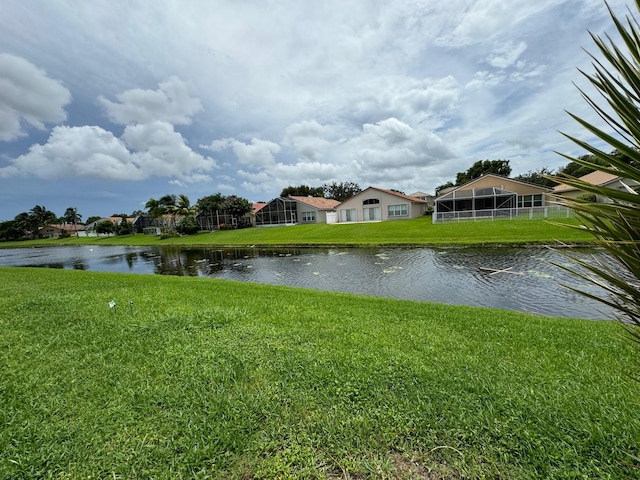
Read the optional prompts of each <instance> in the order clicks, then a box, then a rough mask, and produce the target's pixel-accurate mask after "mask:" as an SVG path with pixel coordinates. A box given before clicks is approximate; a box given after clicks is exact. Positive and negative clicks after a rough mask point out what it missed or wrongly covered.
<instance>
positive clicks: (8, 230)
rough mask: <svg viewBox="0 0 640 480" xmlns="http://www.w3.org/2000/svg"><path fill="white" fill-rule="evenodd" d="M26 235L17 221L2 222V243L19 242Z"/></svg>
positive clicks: (0, 232) (0, 227)
mask: <svg viewBox="0 0 640 480" xmlns="http://www.w3.org/2000/svg"><path fill="white" fill-rule="evenodd" d="M23 235H24V230H22V229H21V228H20V227H19V225H18V222H17V221H16V220H7V221H6V222H0V241H3V242H6V241H10V240H19V239H20V238H22V236H23Z"/></svg>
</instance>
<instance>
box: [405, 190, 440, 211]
mask: <svg viewBox="0 0 640 480" xmlns="http://www.w3.org/2000/svg"><path fill="white" fill-rule="evenodd" d="M409 196H410V197H415V198H419V199H420V200H424V201H425V202H427V203H428V207H429V208H433V204H434V202H435V200H436V197H435V196H434V195H431V194H429V193H424V192H420V191H418V192H413V193H410V194H409Z"/></svg>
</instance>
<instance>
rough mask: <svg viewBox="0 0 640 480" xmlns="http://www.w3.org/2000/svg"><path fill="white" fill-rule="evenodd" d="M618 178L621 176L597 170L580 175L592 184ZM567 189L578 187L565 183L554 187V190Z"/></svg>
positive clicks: (599, 183)
mask: <svg viewBox="0 0 640 480" xmlns="http://www.w3.org/2000/svg"><path fill="white" fill-rule="evenodd" d="M617 178H620V177H619V176H618V175H612V174H610V173H606V172H600V171H598V170H596V171H595V172H591V173H587V174H586V175H583V176H582V177H580V180H582V181H585V182H587V183H590V184H591V185H604V184H606V183H609V182H611V181H613V180H615V179H617ZM567 190H577V189H576V188H575V187H570V186H569V185H566V184H564V183H561V184H560V185H556V186H555V187H553V191H554V192H564V191H567Z"/></svg>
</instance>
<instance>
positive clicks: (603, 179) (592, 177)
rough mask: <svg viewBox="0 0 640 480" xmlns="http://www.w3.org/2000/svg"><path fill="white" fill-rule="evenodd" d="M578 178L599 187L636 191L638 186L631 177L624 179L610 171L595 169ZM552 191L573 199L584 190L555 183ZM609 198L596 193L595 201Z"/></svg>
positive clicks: (603, 200)
mask: <svg viewBox="0 0 640 480" xmlns="http://www.w3.org/2000/svg"><path fill="white" fill-rule="evenodd" d="M580 180H582V181H585V182H587V183H590V184H591V185H597V186H599V187H606V188H612V189H614V190H624V191H629V189H631V190H633V191H636V190H638V188H639V185H640V184H638V182H636V181H635V180H631V179H625V178H622V177H619V176H617V175H613V174H611V173H606V172H600V171H598V170H596V171H595V172H591V173H588V174H586V175H583V176H582V177H580ZM553 193H554V194H555V195H558V196H561V197H564V198H571V199H575V198H577V197H579V196H581V195H584V193H585V192H583V191H582V190H579V189H577V188H575V187H571V186H569V185H565V184H563V183H561V184H560V185H556V186H555V187H553ZM608 201H610V200H609V199H606V198H604V197H601V196H599V195H596V202H600V203H603V202H608Z"/></svg>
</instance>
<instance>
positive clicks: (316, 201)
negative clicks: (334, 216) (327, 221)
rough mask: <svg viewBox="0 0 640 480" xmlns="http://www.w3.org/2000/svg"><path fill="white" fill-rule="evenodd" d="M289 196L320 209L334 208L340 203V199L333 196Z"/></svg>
mask: <svg viewBox="0 0 640 480" xmlns="http://www.w3.org/2000/svg"><path fill="white" fill-rule="evenodd" d="M289 198H292V199H294V200H295V201H297V202H302V203H305V204H307V205H310V206H312V207H315V208H317V209H318V210H333V209H334V208H336V207H337V206H338V205H340V202H339V201H337V200H333V199H332V198H322V197H304V196H298V195H289Z"/></svg>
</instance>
